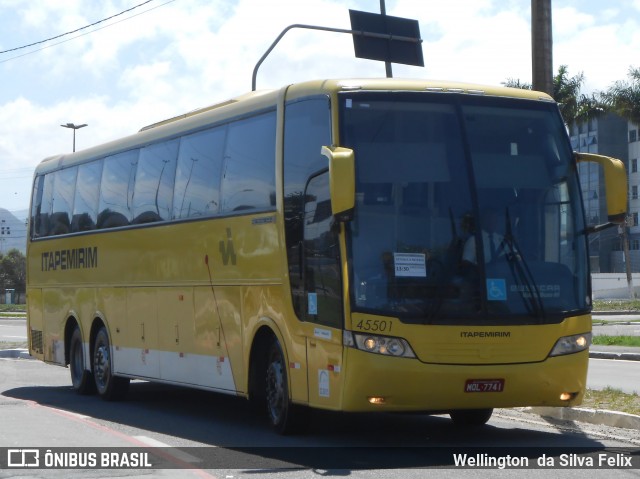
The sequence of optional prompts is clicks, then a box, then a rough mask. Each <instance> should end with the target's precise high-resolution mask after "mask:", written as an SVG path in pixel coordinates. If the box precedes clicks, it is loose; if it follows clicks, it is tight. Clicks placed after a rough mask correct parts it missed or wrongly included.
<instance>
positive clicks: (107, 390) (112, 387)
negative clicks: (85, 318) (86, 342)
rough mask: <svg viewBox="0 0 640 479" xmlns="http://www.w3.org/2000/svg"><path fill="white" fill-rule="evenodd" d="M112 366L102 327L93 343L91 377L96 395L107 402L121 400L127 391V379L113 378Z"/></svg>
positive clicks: (109, 350)
mask: <svg viewBox="0 0 640 479" xmlns="http://www.w3.org/2000/svg"><path fill="white" fill-rule="evenodd" d="M112 366H113V361H112V360H111V346H110V344H109V334H108V333H107V329H106V328H105V327H104V326H102V327H101V328H100V330H99V331H98V334H97V335H96V339H95V341H94V343H93V377H94V379H95V384H96V389H97V390H98V394H99V395H100V397H102V399H105V400H107V401H117V400H119V399H122V398H124V396H125V395H126V394H127V391H128V390H129V378H121V377H118V376H114V375H113V367H112Z"/></svg>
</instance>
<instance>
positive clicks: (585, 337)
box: [549, 333, 591, 356]
mask: <svg viewBox="0 0 640 479" xmlns="http://www.w3.org/2000/svg"><path fill="white" fill-rule="evenodd" d="M590 345H591V333H583V334H575V335H573V336H564V337H562V338H560V339H558V341H556V344H555V346H554V347H553V349H552V350H551V353H550V354H549V356H562V355H565V354H573V353H579V352H580V351H584V350H585V349H587V348H588V347H589V346H590Z"/></svg>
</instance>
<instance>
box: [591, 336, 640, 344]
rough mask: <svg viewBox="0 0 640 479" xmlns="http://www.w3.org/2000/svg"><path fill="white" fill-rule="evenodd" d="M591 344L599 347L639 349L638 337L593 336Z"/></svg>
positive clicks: (639, 340)
mask: <svg viewBox="0 0 640 479" xmlns="http://www.w3.org/2000/svg"><path fill="white" fill-rule="evenodd" d="M592 342H593V344H597V345H600V346H632V347H640V336H607V335H602V336H593V338H592Z"/></svg>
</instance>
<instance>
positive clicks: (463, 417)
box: [449, 408, 493, 426]
mask: <svg viewBox="0 0 640 479" xmlns="http://www.w3.org/2000/svg"><path fill="white" fill-rule="evenodd" d="M492 414H493V409H492V408H490V409H458V410H455V411H451V412H450V413H449V416H451V420H452V421H453V423H454V424H455V425H456V426H482V425H484V424H486V423H487V421H488V420H489V419H491V415H492Z"/></svg>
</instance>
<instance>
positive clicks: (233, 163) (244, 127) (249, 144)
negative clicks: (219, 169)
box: [222, 112, 276, 212]
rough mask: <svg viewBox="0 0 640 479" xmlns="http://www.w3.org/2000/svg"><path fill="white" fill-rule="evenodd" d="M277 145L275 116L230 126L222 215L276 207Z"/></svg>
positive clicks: (267, 115) (243, 121)
mask: <svg viewBox="0 0 640 479" xmlns="http://www.w3.org/2000/svg"><path fill="white" fill-rule="evenodd" d="M275 142H276V114H275V112H270V113H267V114H265V115H260V116H255V117H251V118H246V119H244V120H239V121H236V122H234V123H231V124H230V125H229V134H228V136H227V147H226V149H225V155H224V158H225V165H224V174H223V176H222V212H232V211H242V210H255V209H267V208H272V207H275V205H276V201H275V200H276V194H275V176H276V172H275V168H276V164H275V151H276V144H275Z"/></svg>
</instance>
